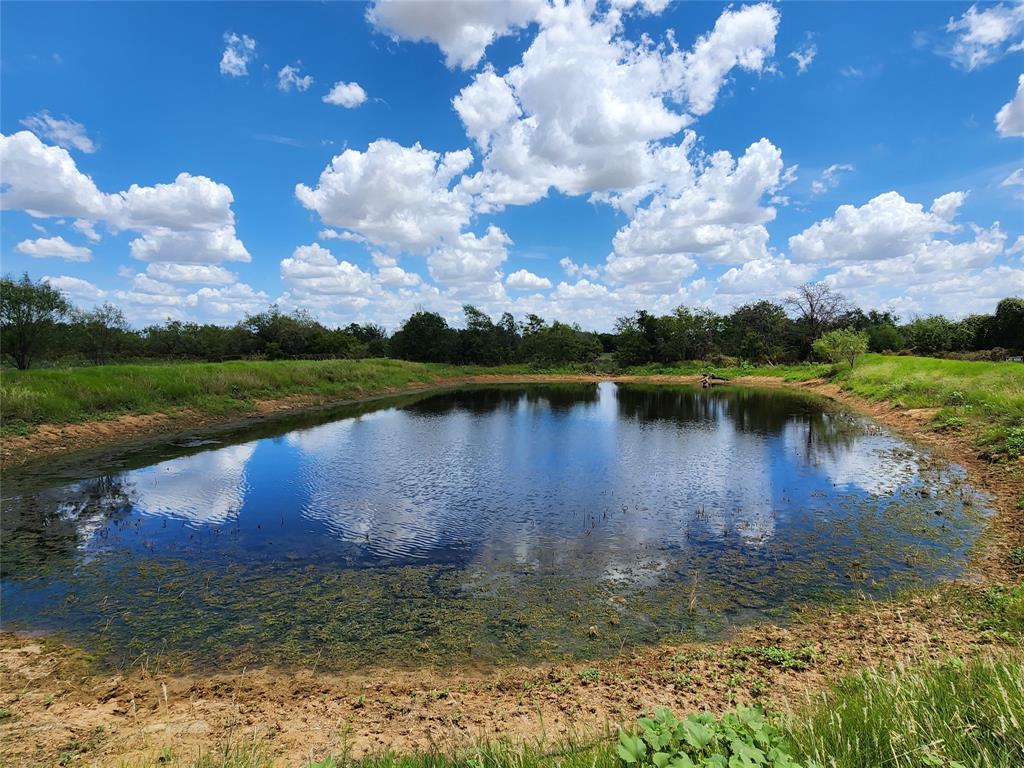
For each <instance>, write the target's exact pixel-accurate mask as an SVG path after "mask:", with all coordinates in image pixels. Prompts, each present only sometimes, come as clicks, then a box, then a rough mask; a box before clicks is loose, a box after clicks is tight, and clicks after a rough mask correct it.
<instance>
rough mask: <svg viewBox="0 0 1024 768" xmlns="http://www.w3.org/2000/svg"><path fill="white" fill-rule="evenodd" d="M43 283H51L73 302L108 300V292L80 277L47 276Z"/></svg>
mask: <svg viewBox="0 0 1024 768" xmlns="http://www.w3.org/2000/svg"><path fill="white" fill-rule="evenodd" d="M43 282H44V283H49V284H50V285H51V286H52V287H54V288H56V289H57V290H58V291H60V292H61V293H63V294H64V295H65V296H67V297H68V298H69V299H71V300H72V301H87V302H95V301H100V300H101V299H103V298H106V295H107V292H106V291H104V290H103V289H101V288H99V287H97V286H96V285H94V284H93V283H90V282H89V281H88V280H83V279H82V278H80V277H71V276H70V275H58V276H56V277H52V276H50V275H45V276H44V277H43Z"/></svg>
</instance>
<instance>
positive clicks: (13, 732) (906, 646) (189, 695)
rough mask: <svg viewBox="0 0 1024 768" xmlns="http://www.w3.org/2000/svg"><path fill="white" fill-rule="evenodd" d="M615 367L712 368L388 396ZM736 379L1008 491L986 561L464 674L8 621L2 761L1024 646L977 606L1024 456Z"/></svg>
mask: <svg viewBox="0 0 1024 768" xmlns="http://www.w3.org/2000/svg"><path fill="white" fill-rule="evenodd" d="M608 380H611V381H643V382H650V383H666V384H670V383H695V382H696V381H697V380H698V377H696V376H640V377H638V376H623V377H605V376H582V375H580V376H541V375H538V376H470V377H460V378H457V379H441V380H438V382H436V384H433V385H431V386H429V387H417V388H409V389H402V390H398V391H393V392H386V393H380V394H377V395H375V396H374V398H370V399H375V398H379V397H385V396H390V395H395V394H408V393H413V392H426V391H430V390H434V389H442V388H446V387H452V386H458V385H462V384H480V383H494V384H498V383H528V382H529V383H533V382H537V383H542V382H557V381H608ZM731 383H733V384H738V385H747V386H769V387H772V386H774V387H787V388H795V389H798V390H802V391H809V392H813V393H815V394H819V395H824V396H826V397H829V398H831V399H833V400H836V401H838V402H840V403H842V404H843V405H845V406H847V407H850V408H852V409H854V410H856V411H858V412H861V413H864V414H866V415H869V416H871V417H872V418H874V419H876V420H877V421H879V422H881V423H883V424H885V425H887V426H889V427H891V428H893V429H894V430H896V431H897V432H899V433H901V434H903V435H905V436H908V437H910V438H912V439H915V440H917V441H919V442H921V443H922V444H924V445H926V446H928V447H929V448H930V449H932V450H933V451H935V452H936V454H938V455H940V456H942V457H943V458H946V459H948V460H951V461H954V462H957V463H959V464H961V465H962V466H964V467H965V469H966V470H967V472H968V475H969V478H970V481H971V482H972V483H973V484H974V485H975V487H977V488H979V489H981V490H983V491H986V492H988V493H990V494H991V495H992V506H993V507H994V509H995V511H996V514H995V515H994V516H993V518H992V520H991V524H990V526H989V530H988V531H987V533H986V535H985V537H984V541H983V546H981V547H979V549H978V551H977V552H976V555H975V557H974V560H973V562H972V579H973V582H974V583H973V584H965V583H947V584H944V585H940V586H939V587H937V588H935V589H934V590H931V591H929V592H927V593H925V594H919V595H911V596H907V597H903V598H900V599H897V600H893V601H888V602H881V603H868V602H865V603H863V604H861V605H860V606H857V607H855V608H853V609H834V608H830V607H828V606H818V607H813V608H809V609H808V610H807V611H806V612H805V613H804V614H803V615H801V616H798V617H796V619H795V620H794V621H793V622H792V623H791V624H790V625H788V626H786V627H778V626H772V625H764V626H748V627H742V628H738V629H736V630H735V632H734V633H733V635H732V636H731V637H730V638H729V639H726V640H723V641H721V642H716V643H691V644H686V645H679V646H671V645H663V646H658V647H654V648H643V649H636V650H634V651H629V652H625V653H623V654H622V655H620V656H619V657H617V658H614V659H611V660H606V661H598V662H580V663H572V664H565V665H559V664H556V665H552V664H545V665H541V666H533V667H529V666H524V667H500V668H493V669H476V670H458V671H445V670H437V669H416V670H393V669H392V670H372V671H368V672H366V673H364V674H333V673H331V674H324V673H317V672H316V671H315V664H314V663H313V660H311V662H310V668H309V669H305V670H279V669H266V668H261V669H253V670H247V671H243V672H240V673H223V674H211V675H169V674H163V673H161V672H160V671H159V670H153V669H146V668H137V669H133V670H126V671H124V672H123V674H118V675H112V674H109V673H100V672H97V671H95V670H94V669H93V668H92V667H90V665H89V662H88V659H87V657H86V656H85V655H84V654H83V653H82V652H81V651H79V650H77V649H75V648H73V647H69V646H66V645H61V644H59V643H57V642H55V641H52V640H49V639H40V638H34V637H28V636H25V635H17V634H12V633H2V634H0V765H11V766H14V765H18V766H21V765H25V766H32V765H40V766H44V765H45V766H48V765H57V764H65V763H68V760H69V759H70V760H73V762H72V763H70V764H75V765H96V766H122V765H129V766H130V765H133V764H141V763H144V762H145V761H154V760H155V759H156V757H157V756H158V755H159V752H160V750H161V749H162V748H164V747H171V748H172V749H173V750H174V754H175V755H176V756H177V757H180V758H189V757H194V756H195V755H196V754H197V753H198V751H199V750H200V749H205V750H207V751H208V750H209V749H210V748H211V747H213V746H214V745H217V744H222V743H225V742H232V743H235V744H242V743H252V741H253V740H254V739H255V740H257V741H258V742H259V743H260V744H261V745H263V746H264V747H265V748H266V749H267V750H268V751H270V752H271V753H272V754H274V755H275V756H276V757H277V758H278V759H279V760H280V761H281V764H282V765H288V766H292V765H295V766H303V765H305V764H306V763H307V762H308V761H310V760H312V759H315V758H322V757H323V756H325V755H326V754H329V753H338V752H341V751H351V752H352V753H353V754H356V755H359V754H365V753H372V752H375V751H380V750H382V749H385V748H391V749H394V750H397V751H407V750H412V749H416V748H426V747H428V746H430V745H432V744H436V745H449V744H460V743H467V742H470V741H472V740H473V739H479V738H493V737H498V736H504V737H510V738H516V739H524V738H531V739H535V738H537V737H538V736H540V735H542V734H543V735H545V736H546V738H548V739H549V740H557V739H558V738H560V737H563V736H565V735H566V734H568V733H575V734H577V735H579V734H581V733H583V734H588V735H592V734H598V733H600V732H602V731H606V730H607V729H610V728H614V726H615V725H616V724H618V723H627V722H630V721H632V720H633V719H634V718H635V717H636V716H637V715H638V714H640V713H642V712H644V711H648V710H650V709H651V708H652V707H654V706H671V707H673V708H675V709H677V710H679V711H687V710H693V709H705V708H706V709H711V710H719V709H723V708H725V707H728V706H731V705H732V704H734V703H736V702H742V701H762V702H766V703H771V704H773V705H774V706H778V707H783V708H785V707H792V706H798V705H799V704H800V703H801V702H803V701H805V700H806V697H807V695H808V694H809V693H810V692H813V691H816V690H819V689H821V688H822V687H824V686H826V685H827V684H828V683H829V682H831V681H833V680H835V679H836V678H837V677H839V676H841V675H843V674H848V673H850V672H853V671H855V670H857V669H860V668H862V667H864V666H869V665H876V664H880V663H885V664H899V663H911V662H917V661H922V660H940V659H944V658H948V657H950V656H960V657H964V658H967V657H971V656H976V655H979V654H984V653H990V652H1000V653H1005V652H1013V653H1018V654H1019V653H1021V652H1022V651H1021V648H1020V646H1019V643H1018V644H1017V645H1016V646H1015V647H1013V648H1009V647H1008V646H1006V645H1004V644H1001V643H1000V641H999V640H998V639H994V638H993V637H991V633H986V632H984V631H981V630H980V629H978V627H977V625H976V621H974V619H973V618H972V617H970V616H967V615H966V613H965V612H964V611H965V609H964V608H963V606H964V605H965V604H966V602H969V601H970V598H971V597H972V596H974V597H976V596H977V595H978V594H980V592H981V590H982V589H983V585H984V584H985V583H993V582H1001V583H1020V581H1021V578H1022V576H1024V573H1022V572H1021V570H1020V569H1019V568H1017V569H1014V567H1011V565H1010V562H1009V558H1008V557H1007V553H1008V551H1009V550H1010V549H1011V548H1014V547H1019V546H1022V545H1024V510H1020V509H1017V506H1016V500H1017V498H1018V497H1020V496H1021V495H1022V494H1024V462H1016V463H1014V464H1003V465H995V464H991V463H988V462H986V461H985V460H984V459H982V458H980V457H979V451H978V449H977V447H976V445H975V444H974V442H973V436H971V435H967V434H957V433H940V432H933V431H930V430H928V429H927V423H928V420H929V418H930V417H931V415H932V413H933V412H932V411H930V410H921V409H919V410H906V409H899V408H896V407H894V406H892V405H889V404H885V403H869V402H866V401H864V400H861V399H860V398H856V397H853V396H851V395H849V394H847V393H844V392H842V391H841V390H840V389H839V388H838V387H837V386H835V385H833V384H830V383H828V382H823V381H811V382H802V383H787V382H783V381H781V380H779V379H767V378H760V377H744V378H740V379H735V380H733V381H732V382H731ZM363 401H365V399H363V400H359V401H348V402H353V403H354V402H363ZM341 404H343V403H340V402H337V401H335V402H323V401H319V400H313V399H310V398H288V399H285V400H276V401H269V402H264V403H258V404H257V407H256V409H255V411H254V413H253V414H249V416H248V418H246V419H245V421H250V420H251V419H252V418H253V417H254V416H255V417H257V418H258V417H261V416H267V415H272V414H279V413H300V412H303V411H309V410H311V409H315V408H323V407H326V406H335V405H341ZM236 421H237V419H228V420H225V419H215V418H210V417H206V416H202V415H200V414H194V413H192V414H190V413H187V412H186V413H181V414H176V415H173V416H168V415H160V414H154V415H150V416H124V417H120V418H118V419H113V420H110V421H104V422H89V423H85V424H76V425H67V426H65V427H59V428H58V427H53V428H41V429H40V430H39V431H37V432H36V433H33V434H32V435H27V436H24V437H11V438H5V439H4V448H3V465H4V467H5V468H13V467H14V466H18V465H19V464H24V463H27V462H34V461H36V460H42V459H44V458H49V457H53V456H58V455H62V454H68V453H70V452H71V451H74V450H82V449H97V448H101V447H107V446H114V445H116V444H118V443H120V442H122V441H124V440H126V439H139V438H146V437H155V436H159V435H167V436H168V437H171V436H173V435H174V434H176V433H180V432H182V431H185V430H189V429H195V428H200V427H206V426H213V425H218V424H221V425H223V424H231V423H234V422H236ZM243 423H244V422H243ZM12 444H13V445H12ZM979 582H980V584H979ZM759 646H777V647H780V648H784V649H792V650H797V649H801V648H806V649H808V652H807V656H806V662H805V667H804V668H783V667H780V666H778V664H777V663H775V662H773V661H771V660H769V659H766V658H762V657H760V656H758V655H757V654H756V653H752V652H751V651H750V649H751V648H756V647H759ZM68 755H71V757H70V758H67V756H68ZM62 760H63V761H64V763H61V761H62Z"/></svg>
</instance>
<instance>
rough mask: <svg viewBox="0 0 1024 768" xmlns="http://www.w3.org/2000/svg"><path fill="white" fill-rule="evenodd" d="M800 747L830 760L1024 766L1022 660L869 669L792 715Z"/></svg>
mask: <svg viewBox="0 0 1024 768" xmlns="http://www.w3.org/2000/svg"><path fill="white" fill-rule="evenodd" d="M789 732H790V741H791V743H792V744H793V746H794V747H795V751H796V752H797V753H798V754H801V755H802V756H804V757H805V758H809V759H814V760H817V761H818V762H820V763H821V764H822V765H823V766H826V768H922V767H923V766H936V767H937V768H956V766H957V765H959V766H965V767H968V766H969V767H970V768H1020V766H1024V667H1022V665H1021V663H1020V662H1019V661H1011V660H1007V659H993V658H990V659H982V660H978V661H974V662H971V663H969V664H965V663H963V662H960V661H956V660H954V661H951V662H946V663H944V664H938V665H932V666H927V667H922V668H918V669H896V670H893V671H890V672H880V671H877V670H873V671H868V672H865V673H863V674H862V675H861V676H859V677H855V678H852V679H849V680H847V681H845V682H843V683H841V684H840V685H839V686H838V687H837V688H836V689H835V690H834V691H832V692H829V693H827V694H825V695H824V696H823V697H822V698H821V699H819V700H818V701H817V702H816V705H815V707H814V708H813V709H812V710H811V711H810V713H808V714H806V715H798V716H795V717H793V718H792V719H791V722H790V727H789Z"/></svg>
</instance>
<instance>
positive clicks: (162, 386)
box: [0, 360, 449, 428]
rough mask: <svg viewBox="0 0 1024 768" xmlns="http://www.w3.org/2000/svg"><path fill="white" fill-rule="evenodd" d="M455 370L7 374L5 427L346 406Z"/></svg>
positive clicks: (1, 397) (208, 366) (396, 363)
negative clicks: (319, 402)
mask: <svg viewBox="0 0 1024 768" xmlns="http://www.w3.org/2000/svg"><path fill="white" fill-rule="evenodd" d="M448 370H449V369H448V368H446V367H445V366H430V365H422V364H419V363H408V362H404V361H401V360H283V361H233V362H226V363H178V364H172V365H106V366H91V367H85V368H66V369H40V370H29V371H4V373H3V377H2V383H0V420H2V422H3V424H4V426H5V427H8V428H10V427H16V426H17V425H19V424H43V423H50V424H60V423H66V422H74V421H83V420H87V419H95V418H103V417H109V416H114V415H119V414H125V413H154V412H158V411H164V412H166V411H173V410H175V409H183V408H189V409H195V410H197V411H201V412H203V413H211V414H221V413H232V412H238V411H244V410H246V409H247V408H249V407H251V405H252V404H253V402H254V401H256V400H261V399H273V398H282V397H288V396H291V395H310V396H321V397H324V398H334V399H347V398H356V397H363V396H367V395H373V394H378V393H383V392H387V391H390V390H395V389H401V388H406V387H411V386H415V385H423V384H430V383H432V382H434V381H436V380H437V379H438V377H439V376H440V375H442V374H443V373H445V372H446V371H448Z"/></svg>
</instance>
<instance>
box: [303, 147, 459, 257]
mask: <svg viewBox="0 0 1024 768" xmlns="http://www.w3.org/2000/svg"><path fill="white" fill-rule="evenodd" d="M471 162H472V154H471V153H470V152H469V150H461V151H459V152H448V153H445V154H444V155H441V154H439V153H437V152H432V151H430V150H427V149H423V148H422V147H421V146H420V145H419V144H415V145H413V146H412V147H403V146H401V145H400V144H397V143H395V142H393V141H389V140H387V139H378V140H377V141H375V142H373V143H371V144H370V145H369V146H368V147H367V148H366V151H365V152H360V151H358V150H354V149H346V150H345V151H344V152H342V153H341V154H340V155H337V156H335V157H334V158H333V159H332V160H331V163H330V165H328V166H327V167H326V168H325V169H324V171H323V172H322V173H321V174H320V179H319V181H318V182H317V185H316V186H315V187H309V186H306V185H305V184H298V185H296V187H295V195H296V197H298V199H299V202H300V203H302V204H303V205H304V206H305V207H306V208H309V209H310V210H312V211H316V212H317V213H318V214H320V218H321V220H322V221H323V222H324V223H325V224H327V225H330V226H332V227H339V228H342V229H345V230H350V231H351V232H353V233H354V234H356V235H358V236H360V237H362V238H365V239H366V240H368V241H370V242H371V243H374V244H375V245H377V246H379V247H382V248H386V249H388V250H392V251H412V252H418V253H423V252H426V251H427V250H429V249H430V248H432V247H434V246H436V245H437V244H438V243H440V242H441V241H442V240H445V239H447V240H449V241H454V240H455V239H456V238H457V237H458V235H459V233H460V231H461V230H462V228H463V227H464V226H465V225H466V224H467V223H468V222H469V219H470V214H471V210H470V202H471V201H470V198H469V196H468V195H467V194H465V193H464V192H463V191H461V190H459V189H458V188H454V189H453V188H450V185H451V182H452V180H453V179H454V178H455V177H456V176H458V175H459V174H461V173H462V172H463V171H464V170H465V169H466V168H467V167H468V166H469V164H470V163H471Z"/></svg>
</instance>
